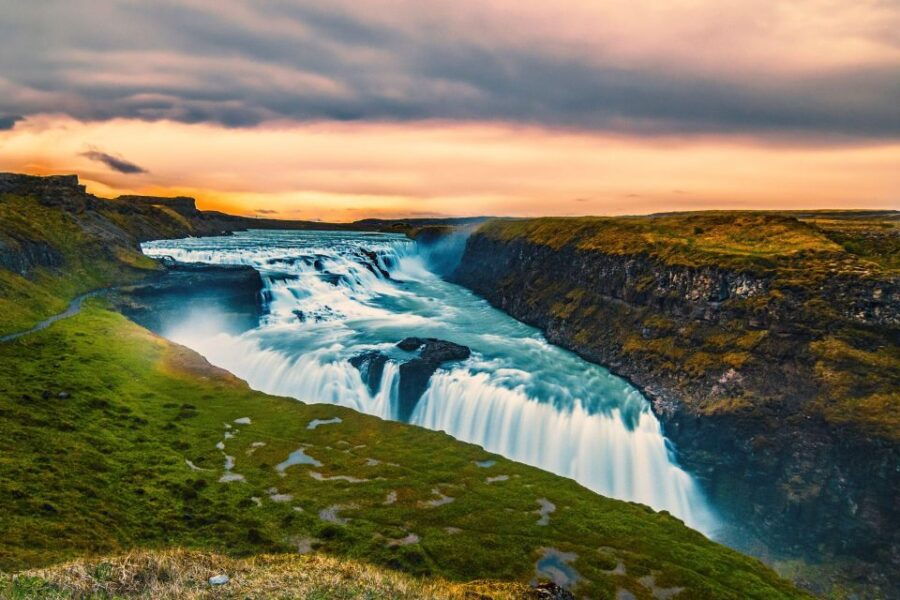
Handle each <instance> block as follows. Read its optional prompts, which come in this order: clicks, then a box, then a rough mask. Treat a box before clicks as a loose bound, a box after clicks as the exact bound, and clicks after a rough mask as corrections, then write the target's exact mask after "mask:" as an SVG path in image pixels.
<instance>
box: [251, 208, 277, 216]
mask: <svg viewBox="0 0 900 600" xmlns="http://www.w3.org/2000/svg"><path fill="white" fill-rule="evenodd" d="M256 214H259V215H277V214H278V211H277V210H269V209H267V208H257V209H256Z"/></svg>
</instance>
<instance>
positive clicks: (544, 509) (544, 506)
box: [534, 498, 556, 525]
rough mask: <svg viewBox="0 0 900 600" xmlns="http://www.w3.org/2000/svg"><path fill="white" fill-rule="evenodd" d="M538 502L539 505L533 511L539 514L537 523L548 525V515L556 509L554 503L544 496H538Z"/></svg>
mask: <svg viewBox="0 0 900 600" xmlns="http://www.w3.org/2000/svg"><path fill="white" fill-rule="evenodd" d="M538 504H540V505H541V507H540V508H539V509H538V510H536V511H534V512H535V513H537V514H539V515H540V516H541V518H540V519H538V520H537V524H538V525H549V524H550V515H551V514H553V512H554V511H556V505H555V504H553V503H552V502H550V501H549V500H547V499H546V498H538Z"/></svg>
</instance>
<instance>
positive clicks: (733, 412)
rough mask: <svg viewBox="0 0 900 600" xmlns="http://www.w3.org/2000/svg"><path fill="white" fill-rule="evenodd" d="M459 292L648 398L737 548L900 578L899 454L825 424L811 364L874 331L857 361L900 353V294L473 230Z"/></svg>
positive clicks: (457, 277) (869, 285)
mask: <svg viewBox="0 0 900 600" xmlns="http://www.w3.org/2000/svg"><path fill="white" fill-rule="evenodd" d="M452 279H453V280H454V281H456V282H457V283H460V284H462V285H464V286H466V287H468V288H470V289H472V290H473V291H475V292H476V293H478V294H480V295H481V296H483V297H484V298H486V299H487V300H488V301H489V302H491V304H493V305H494V306H497V307H498V308H501V309H503V310H505V311H506V312H508V313H509V314H511V315H512V316H514V317H516V318H517V319H520V320H522V321H524V322H526V323H528V324H531V325H534V326H536V327H539V328H541V329H542V330H543V331H544V333H545V335H546V336H547V338H548V339H549V340H550V341H551V342H553V343H556V344H558V345H560V346H563V347H565V348H568V349H570V350H573V351H575V352H577V353H578V354H580V355H581V356H582V357H584V358H585V359H587V360H590V361H592V362H595V363H598V364H602V365H604V366H607V367H609V368H610V369H611V370H612V371H613V372H615V373H617V374H618V375H620V376H623V377H626V378H628V379H629V380H630V381H632V382H633V383H634V384H636V385H637V386H638V387H640V388H641V389H642V391H643V392H644V394H645V395H646V396H647V397H648V399H649V400H650V402H651V404H652V407H653V409H654V412H655V413H656V414H657V416H658V417H659V418H660V420H661V421H662V423H663V426H664V429H665V433H666V436H667V437H668V438H669V439H670V440H672V441H673V442H674V444H675V447H676V449H677V452H678V460H679V462H680V463H681V464H682V466H684V467H685V468H686V469H688V470H689V471H690V472H691V473H693V474H694V475H695V476H696V477H697V478H698V480H699V481H700V483H701V484H702V485H703V486H704V487H705V489H706V491H707V492H708V494H709V496H710V497H711V499H712V501H713V503H714V505H715V506H716V507H717V508H718V509H719V510H720V511H721V512H722V513H723V516H724V517H725V518H726V520H728V521H729V522H731V523H734V524H737V525H736V531H735V532H734V537H730V539H728V541H729V542H730V543H732V544H734V545H736V546H738V547H741V548H743V549H744V550H747V551H751V552H752V551H753V550H754V549H755V550H757V551H758V550H759V548H760V546H761V544H760V542H761V543H762V545H763V546H765V547H767V548H768V551H767V553H774V554H775V555H779V554H787V555H790V556H797V555H802V556H807V557H809V558H812V559H821V558H823V557H828V556H840V555H844V556H852V557H854V558H855V559H861V560H863V561H870V563H871V564H879V565H900V528H898V527H897V523H900V505H898V503H897V502H896V498H898V497H900V477H898V476H897V467H896V465H897V464H898V461H900V448H898V445H897V444H896V443H894V442H891V441H890V440H888V439H885V438H882V437H879V436H878V435H874V434H872V432H870V431H865V430H861V429H859V428H856V427H853V426H850V425H847V426H840V425H835V424H834V423H830V422H827V421H826V420H825V419H824V418H823V417H822V415H821V413H817V412H816V410H817V409H816V407H817V406H821V403H822V402H829V401H830V400H829V398H830V397H829V396H827V395H826V393H827V390H825V389H824V388H823V384H822V381H821V380H820V379H819V377H818V376H817V369H818V368H821V367H819V366H817V365H821V364H822V363H821V360H822V358H821V355H820V354H816V352H815V344H816V343H824V342H820V340H828V339H830V337H829V336H834V335H835V332H845V331H853V332H855V331H860V332H862V333H861V334H860V335H858V336H856V338H855V339H856V340H859V341H858V343H859V344H861V345H862V344H868V346H866V347H865V348H862V347H860V350H864V351H868V352H872V353H877V352H880V351H882V350H883V349H884V348H890V347H891V346H890V344H891V341H890V338H891V336H896V335H897V328H898V324H900V285H898V283H897V282H892V281H877V280H872V279H865V278H857V279H853V278H851V277H849V276H835V277H831V278H828V279H826V280H824V281H823V282H822V283H821V285H818V286H815V287H812V286H782V287H781V288H779V289H778V291H777V293H773V289H774V286H775V285H776V283H777V282H776V281H775V280H774V277H773V275H772V274H771V273H743V272H732V271H729V270H727V269H722V268H716V267H711V266H700V267H685V266H673V265H666V264H664V263H662V262H659V261H656V260H654V259H652V258H650V257H646V256H636V255H612V254H604V253H601V252H591V251H579V250H576V249H573V248H569V247H563V248H562V249H559V250H557V249H553V248H550V247H548V246H541V245H536V244H531V243H528V242H527V241H525V240H522V239H513V240H503V241H500V240H496V239H491V238H488V237H487V236H482V235H479V234H477V233H476V234H474V235H473V236H472V237H470V239H469V241H468V243H467V247H466V252H465V255H464V257H463V260H462V262H461V264H460V266H459V267H458V269H457V270H456V272H455V273H454V274H453V276H452ZM821 315H828V316H827V318H823V317H822V316H821ZM894 339H895V340H896V339H897V338H896V337H894ZM894 343H896V342H894ZM715 344H719V345H718V346H716V345H715ZM872 385H874V383H873V384H872ZM770 555H771V554H770ZM892 568H893V567H892ZM868 576H869V575H866V577H868Z"/></svg>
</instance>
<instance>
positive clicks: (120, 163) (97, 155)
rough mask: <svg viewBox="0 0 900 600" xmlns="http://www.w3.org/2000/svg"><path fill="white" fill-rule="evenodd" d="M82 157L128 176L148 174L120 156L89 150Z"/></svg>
mask: <svg viewBox="0 0 900 600" xmlns="http://www.w3.org/2000/svg"><path fill="white" fill-rule="evenodd" d="M81 155H82V156H84V157H87V158H89V159H91V160H95V161H97V162H99V163H103V164H104V165H106V166H107V167H109V168H110V169H112V170H113V171H118V172H119V173H125V174H126V175H136V174H138V173H146V172H147V171H146V169H144V168H143V167H139V166H138V165H136V164H134V163H133V162H130V161H127V160H125V159H124V158H120V157H118V156H113V155H112V154H107V153H106V152H101V151H99V150H88V151H86V152H82V153H81Z"/></svg>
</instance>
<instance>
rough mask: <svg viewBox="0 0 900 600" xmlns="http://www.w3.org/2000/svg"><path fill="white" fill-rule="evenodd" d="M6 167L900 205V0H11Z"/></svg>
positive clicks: (3, 124)
mask: <svg viewBox="0 0 900 600" xmlns="http://www.w3.org/2000/svg"><path fill="white" fill-rule="evenodd" d="M0 11H2V14H3V15H4V16H3V18H2V19H0V170H6V171H16V172H27V173H34V174H49V173H77V174H79V175H80V176H81V179H82V181H83V183H86V184H87V185H88V189H89V190H90V191H92V192H94V193H96V194H98V195H103V196H116V195H119V194H125V193H146V194H182V195H183V194H187V195H192V196H195V197H197V198H198V201H199V204H200V206H201V207H202V208H207V209H219V210H225V211H228V212H233V213H239V214H246V215H258V216H267V217H275V218H303V219H323V220H332V221H350V220H354V219H358V218H364V217H419V216H449V215H459V216H471V215H516V216H538V215H582V214H637V213H648V212H658V211H672V210H698V209H709V208H720V209H721V208H759V209H789V208H900V35H897V32H898V31H900V0H854V1H853V2H848V1H846V0H769V1H767V2H756V1H747V0H670V1H669V2H665V3H662V2H658V1H657V0H559V1H556V2H549V1H546V0H542V1H536V0H477V1H476V0H453V1H449V0H446V1H445V0H429V1H428V2H421V1H420V0H417V1H412V0H308V1H296V0H294V1H288V0H265V1H256V0H246V1H242V0H216V1H199V0H181V1H178V2H174V1H169V0H155V1H154V2H141V1H138V0H103V1H99V0H98V1H92V0H41V1H39V2H22V1H21V0H0Z"/></svg>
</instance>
